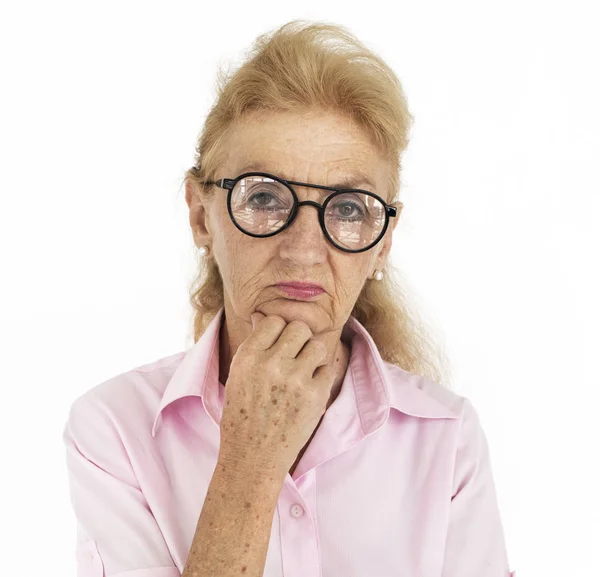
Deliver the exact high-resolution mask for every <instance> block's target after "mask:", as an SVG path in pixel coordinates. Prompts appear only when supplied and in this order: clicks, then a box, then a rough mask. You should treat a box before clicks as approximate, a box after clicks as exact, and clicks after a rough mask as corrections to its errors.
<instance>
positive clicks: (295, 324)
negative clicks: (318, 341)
mask: <svg viewBox="0 0 600 577" xmlns="http://www.w3.org/2000/svg"><path fill="white" fill-rule="evenodd" d="M312 336H313V333H312V330H311V328H310V327H309V326H308V325H307V324H306V323H305V322H304V321H299V320H293V321H290V322H289V323H288V324H287V326H286V327H285V328H284V329H283V332H282V333H281V336H280V337H279V340H278V341H277V342H276V343H275V344H274V345H273V349H274V350H275V352H276V353H277V354H279V355H281V356H282V357H287V358H290V359H295V358H296V357H297V356H298V354H299V353H300V351H301V350H302V347H304V346H305V345H306V343H307V341H310V339H311V338H312Z"/></svg>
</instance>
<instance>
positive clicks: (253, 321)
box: [250, 311, 265, 330]
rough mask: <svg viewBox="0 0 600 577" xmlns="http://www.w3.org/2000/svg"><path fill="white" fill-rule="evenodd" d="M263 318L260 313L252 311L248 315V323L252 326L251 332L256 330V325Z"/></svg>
mask: <svg viewBox="0 0 600 577" xmlns="http://www.w3.org/2000/svg"><path fill="white" fill-rule="evenodd" d="M264 318H265V315H263V314H262V313H261V312H259V311H254V312H253V313H252V314H251V315H250V323H251V324H252V330H254V329H255V328H256V325H257V324H258V323H259V322H260V321H261V320H262V319H264Z"/></svg>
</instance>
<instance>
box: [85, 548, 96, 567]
mask: <svg viewBox="0 0 600 577" xmlns="http://www.w3.org/2000/svg"><path fill="white" fill-rule="evenodd" d="M85 560H86V562H87V563H89V564H90V565H91V564H92V563H93V562H94V554H93V553H92V552H91V551H86V552H85Z"/></svg>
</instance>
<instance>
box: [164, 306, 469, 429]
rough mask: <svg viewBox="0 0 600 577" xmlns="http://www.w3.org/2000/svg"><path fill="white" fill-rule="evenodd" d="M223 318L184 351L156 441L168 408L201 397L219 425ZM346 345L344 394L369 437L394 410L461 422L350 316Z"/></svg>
mask: <svg viewBox="0 0 600 577" xmlns="http://www.w3.org/2000/svg"><path fill="white" fill-rule="evenodd" d="M223 315H224V307H221V308H220V309H219V311H218V312H217V314H216V315H215V317H214V318H213V319H212V321H211V322H210V323H209V324H208V326H207V327H206V329H205V331H204V333H203V334H202V335H201V336H200V338H199V339H198V341H197V342H196V344H195V345H193V346H192V347H191V348H190V349H188V350H187V351H186V353H185V356H184V357H183V359H182V361H181V363H180V365H179V367H178V368H177V369H176V371H175V373H174V374H173V376H172V377H171V379H170V381H169V383H168V384H167V387H166V389H165V391H164V394H163V396H162V399H161V402H160V405H159V407H158V411H157V412H156V415H155V419H154V424H153V426H152V437H155V436H156V431H157V428H158V426H159V424H160V423H161V422H162V419H163V414H162V413H163V410H164V409H165V407H167V406H168V405H170V404H171V403H174V402H175V401H177V400H178V399H181V398H184V397H189V396H196V397H201V398H202V400H203V403H204V406H205V408H206V410H207V411H208V413H209V415H210V416H211V418H212V419H213V421H214V422H215V423H217V424H218V423H219V422H220V413H221V412H222V406H220V401H219V387H222V386H223V385H221V384H219V346H218V345H219V333H220V328H221V321H222V319H223ZM342 340H343V341H345V342H347V343H351V355H350V362H349V366H348V371H347V376H346V378H345V380H344V383H343V385H342V388H344V387H346V383H347V382H351V383H352V385H353V387H354V395H353V402H352V408H353V410H355V411H356V409H358V412H359V417H360V419H361V421H362V424H363V427H364V433H365V434H368V433H370V432H373V431H374V430H375V429H377V428H378V427H379V426H381V425H382V424H383V421H385V419H386V418H387V416H388V414H389V409H390V408H394V409H396V410H398V411H401V412H402V413H405V414H407V415H411V416H414V417H421V418H431V419H439V418H450V419H455V418H458V417H459V414H458V413H456V412H455V411H453V410H451V409H450V408H449V407H447V406H446V404H444V403H442V402H441V401H440V400H438V399H436V398H434V397H433V396H431V395H430V394H428V393H427V392H425V391H424V390H422V388H421V386H422V384H423V383H424V382H425V381H426V379H425V378H424V377H422V376H420V375H416V374H413V373H409V372H407V371H405V370H403V369H401V368H400V367H397V366H396V365H392V364H391V363H386V362H385V361H384V360H383V359H382V358H381V355H380V354H379V350H378V349H377V345H376V344H375V342H374V341H373V338H372V337H371V335H370V334H369V332H368V331H367V330H366V329H365V328H364V327H363V325H362V324H361V323H360V322H359V321H358V320H357V319H356V318H355V317H353V316H350V317H349V319H348V321H347V322H346V325H345V326H344V329H343V331H342ZM438 386H439V385H438ZM340 396H342V392H340ZM344 399H349V396H348V395H347V394H345V395H344ZM336 400H337V399H336ZM340 401H341V399H340ZM333 406H334V405H332V407H333ZM354 406H356V408H354ZM349 407H350V404H346V405H343V406H342V405H341V403H338V404H337V405H336V412H337V411H338V410H340V409H342V410H343V409H348V408H349Z"/></svg>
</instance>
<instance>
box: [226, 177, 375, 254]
mask: <svg viewBox="0 0 600 577" xmlns="http://www.w3.org/2000/svg"><path fill="white" fill-rule="evenodd" d="M293 208H294V197H293V195H292V192H291V191H290V189H289V188H288V187H287V186H286V185H285V184H283V183H281V182H279V181H277V180H274V179H272V178H268V177H266V176H248V177H245V178H242V179H240V180H239V181H238V182H237V183H236V185H235V186H234V188H233V190H232V191H231V214H232V216H233V218H234V220H235V222H236V223H237V225H238V226H239V227H240V228H241V229H243V230H245V231H246V232H249V233H250V234H254V235H258V236H267V235H272V234H274V233H275V232H277V231H278V230H280V229H281V228H282V227H283V226H285V224H286V223H287V222H288V220H289V218H290V215H291V213H292V210H293ZM301 208H302V207H301ZM384 226H385V206H384V205H383V204H382V203H381V202H380V201H379V200H377V199H376V198H375V197H373V196H370V195H368V194H363V193H361V192H343V193H341V194H336V195H335V196H333V197H332V198H330V200H329V201H328V202H327V206H326V207H325V228H326V229H327V233H328V234H329V236H330V237H331V238H332V240H333V242H334V244H336V245H337V246H339V247H341V248H345V249H348V250H360V249H365V248H366V247H368V246H370V245H371V244H372V243H373V242H375V241H376V240H377V238H378V237H379V235H380V234H381V231H382V230H383V227H384Z"/></svg>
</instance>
